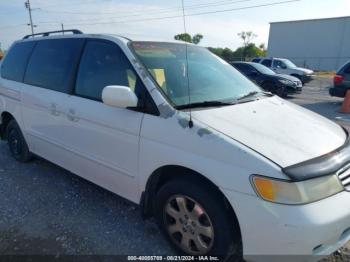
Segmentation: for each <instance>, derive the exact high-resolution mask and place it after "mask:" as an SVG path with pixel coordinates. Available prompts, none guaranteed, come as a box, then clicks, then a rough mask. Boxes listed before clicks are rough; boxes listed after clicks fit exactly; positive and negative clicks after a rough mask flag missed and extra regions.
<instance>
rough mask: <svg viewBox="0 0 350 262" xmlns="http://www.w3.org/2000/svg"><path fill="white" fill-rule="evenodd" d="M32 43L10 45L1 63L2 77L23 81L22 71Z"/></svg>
mask: <svg viewBox="0 0 350 262" xmlns="http://www.w3.org/2000/svg"><path fill="white" fill-rule="evenodd" d="M34 44H35V43H34V42H22V43H17V44H14V45H13V46H12V47H11V49H10V51H9V52H8V54H7V55H6V58H5V60H4V61H3V63H2V65H1V76H2V77H3V78H6V79H9V80H14V81H19V82H22V81H23V76H24V72H25V70H26V67H27V63H28V59H29V56H30V54H31V52H32V49H33V47H34Z"/></svg>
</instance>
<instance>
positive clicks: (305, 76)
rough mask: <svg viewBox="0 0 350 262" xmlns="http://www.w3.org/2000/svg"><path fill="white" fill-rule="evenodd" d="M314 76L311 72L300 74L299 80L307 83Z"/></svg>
mask: <svg viewBox="0 0 350 262" xmlns="http://www.w3.org/2000/svg"><path fill="white" fill-rule="evenodd" d="M314 78H315V75H313V74H310V75H302V76H300V80H301V82H303V83H308V82H310V81H311V80H313V79H314Z"/></svg>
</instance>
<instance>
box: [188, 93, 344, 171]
mask: <svg viewBox="0 0 350 262" xmlns="http://www.w3.org/2000/svg"><path fill="white" fill-rule="evenodd" d="M192 116H193V118H194V119H197V120H199V121H201V122H203V123H205V124H207V125H208V126H210V127H212V128H214V129H216V130H217V131H219V132H221V133H223V134H225V135H227V136H228V137H231V138H232V139H234V140H236V141H238V142H240V143H242V144H244V145H246V146H248V147H250V148H252V149H253V150H255V151H257V152H258V153H260V154H261V155H264V156H265V157H266V158H268V159H270V160H272V161H273V162H275V163H276V164H278V165H279V166H281V167H287V166H290V165H294V164H297V163H300V162H303V161H306V160H309V159H312V158H315V157H318V156H321V155H324V154H327V153H329V152H331V151H333V150H334V149H337V148H339V147H340V146H342V145H343V144H344V142H345V140H346V134H345V132H344V130H343V129H342V128H341V127H340V126H339V125H337V124H336V123H334V122H332V121H330V120H328V119H326V118H324V117H322V116H320V115H318V114H316V113H313V112H311V111H309V110H306V109H304V108H302V107H300V106H297V105H295V104H293V103H290V102H288V101H285V100H283V99H280V98H278V97H276V96H273V97H269V98H262V99H260V100H257V101H252V102H248V103H243V104H237V105H232V106H226V107H220V108H206V109H202V110H193V111H192Z"/></svg>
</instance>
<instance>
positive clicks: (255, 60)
mask: <svg viewBox="0 0 350 262" xmlns="http://www.w3.org/2000/svg"><path fill="white" fill-rule="evenodd" d="M260 61H261V59H260V58H254V59H253V60H252V62H253V63H259V62H260Z"/></svg>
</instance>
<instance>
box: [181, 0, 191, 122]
mask: <svg viewBox="0 0 350 262" xmlns="http://www.w3.org/2000/svg"><path fill="white" fill-rule="evenodd" d="M181 3H182V19H183V23H184V31H185V35H186V34H187V28H186V15H185V4H184V0H181ZM185 48H186V49H185V53H186V68H185V73H186V79H187V95H188V104H189V105H190V104H191V90H190V77H189V74H188V50H187V43H185ZM189 109H190V111H189V112H190V121H188V126H189V128H192V127H193V121H192V109H191V107H190V108H189Z"/></svg>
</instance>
